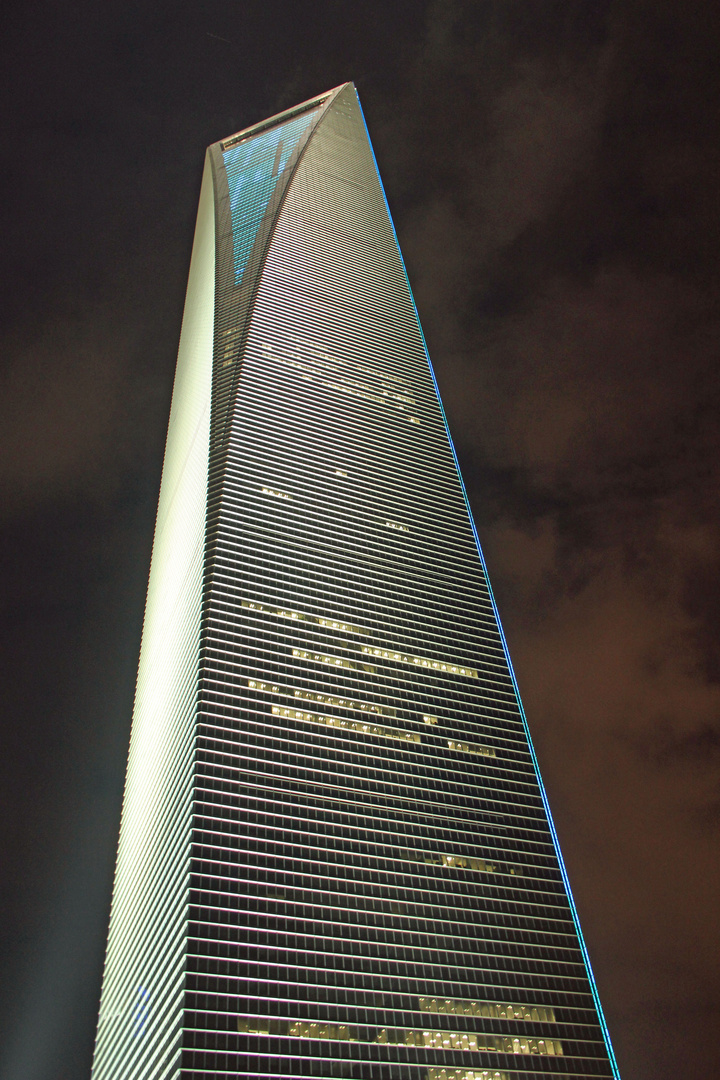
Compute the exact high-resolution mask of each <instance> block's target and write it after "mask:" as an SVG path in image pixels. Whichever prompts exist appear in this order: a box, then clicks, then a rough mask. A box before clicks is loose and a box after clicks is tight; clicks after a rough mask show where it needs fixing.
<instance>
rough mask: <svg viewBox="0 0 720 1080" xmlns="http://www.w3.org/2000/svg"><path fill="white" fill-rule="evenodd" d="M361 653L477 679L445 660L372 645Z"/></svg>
mask: <svg viewBox="0 0 720 1080" xmlns="http://www.w3.org/2000/svg"><path fill="white" fill-rule="evenodd" d="M388 524H389V522H388ZM362 651H363V652H364V653H366V654H367V655H368V656H381V657H382V658H383V660H397V661H398V663H400V664H414V665H415V666H416V667H424V668H430V669H431V670H432V671H446V672H448V673H449V674H450V675H468V676H469V677H470V678H471V679H477V677H478V673H477V671H475V669H474V668H468V667H463V666H462V665H461V664H451V663H448V662H447V661H445V660H428V659H427V658H426V657H424V656H408V655H407V653H401V652H395V650H394V649H381V648H379V647H376V646H373V645H363V647H362Z"/></svg>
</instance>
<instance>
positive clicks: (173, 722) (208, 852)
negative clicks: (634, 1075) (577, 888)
mask: <svg viewBox="0 0 720 1080" xmlns="http://www.w3.org/2000/svg"><path fill="white" fill-rule="evenodd" d="M260 1076H264V1077H268V1076H270V1077H306V1076H312V1077H332V1078H340V1077H360V1078H365V1077H368V1078H370V1077H372V1078H408V1080H511V1078H515V1080H519V1078H525V1080H530V1078H532V1077H537V1078H540V1077H543V1078H547V1077H548V1076H563V1077H565V1076H573V1077H576V1078H580V1077H613V1076H615V1077H617V1076H618V1073H617V1068H616V1065H615V1062H614V1058H613V1056H612V1050H611V1048H610V1043H609V1040H608V1039H607V1033H606V1030H605V1026H604V1021H603V1019H602V1013H601V1011H600V1005H599V1001H598V999H597V991H596V989H595V985H594V982H593V980H592V974H591V972H590V968H589V963H588V961H587V954H586V951H585V947H584V944H583V942H582V937H581V935H580V930H579V925H578V923H577V915H576V912H575V909H574V906H573V903H572V898H571V896H570V892H569V888H568V886H567V879H566V876H565V871H564V868H563V866H562V860H561V858H560V854H559V849H558V848H557V843H556V839H555V835H554V830H553V827H552V821H551V819H550V817H549V811H548V809H547V801H546V798H545V794H544V791H543V788H542V784H541V781H540V778H539V774H538V772H537V768H536V762H535V758H534V753H533V750H532V745H531V743H530V739H529V734H528V731H527V725H526V722H525V718H524V715H523V713H522V707H521V705H520V703H519V698H518V696H517V692H516V686H515V683H514V678H513V675H512V670H511V668H510V664H509V659H508V657H507V651H506V648H505V643H504V639H503V635H502V630H501V628H500V625H499V622H498V620H497V615H496V611H495V606H494V602H493V599H492V595H491V593H490V590H489V586H488V583H487V579H486V575H485V569H484V564H483V561H482V555H481V553H480V550H479V547H478V545H477V537H476V534H475V530H474V526H473V524H472V519H471V517H470V513H469V509H468V506H467V501H466V498H465V493H464V489H463V486H462V481H461V478H460V474H459V471H458V468H457V462H456V459H455V455H454V451H453V448H452V443H451V441H450V437H449V434H448V431H447V426H446V423H445V419H444V415H443V411H442V406H441V403H440V400H439V397H438V393H437V388H436V385H435V381H434V378H433V374H432V369H431V367H430V363H429V360H428V357H427V352H426V349H425V344H424V341H423V337H422V332H421V329H420V325H419V323H418V319H417V314H416V311H415V307H414V303H413V299H412V295H411V292H410V288H409V285H408V282H407V278H406V275H405V271H404V267H403V263H402V258H401V255H400V251H399V248H398V245H397V240H396V237H395V234H394V231H393V226H392V222H391V220H390V216H389V213H388V209H387V205H386V203H385V199H384V195H383V191H382V186H381V184H380V179H379V176H378V173H377V168H376V165H375V161H374V157H373V153H372V148H371V146H370V142H369V139H368V136H367V132H366V129H365V125H364V121H363V117H362V112H361V110H360V106H359V102H358V100H357V95H356V93H355V89H354V87H353V86H352V84H346V85H345V86H342V87H339V88H338V89H337V90H334V91H332V92H331V93H329V94H326V95H323V96H322V97H320V98H318V99H316V100H314V101H312V102H307V103H305V104H304V105H302V106H299V107H298V108H297V109H294V110H290V111H289V112H288V113H284V114H281V115H280V116H279V117H275V118H272V119H271V120H269V121H266V122H265V123H264V124H260V125H257V126H256V127H254V128H251V129H249V130H248V131H246V132H241V133H240V134H239V135H237V136H233V137H232V138H231V139H228V140H225V141H224V142H221V143H218V144H216V145H215V146H212V147H210V149H209V151H208V156H207V160H206V166H205V174H204V179H203V186H202V193H201V196H200V209H199V213H198V222H197V229H196V234H195V243H194V247H193V256H192V264H191V270H190V278H189V283H188V292H187V300H186V305H185V314H184V318H183V328H182V334H181V340H180V351H179V357H178V366H177V374H176V380H175V389H174V394H173V404H172V412H171V417H170V427H169V432H168V441H167V449H166V455H165V465H164V471H163V480H162V488H161V493H160V503H159V509H158V521H157V528H156V536H155V545H154V549H153V559H152V567H151V573H150V584H149V588H148V600H147V609H146V616H145V626H144V630H143V642H142V650H141V656H140V667H139V674H138V684H137V695H136V704H135V714H134V719H133V729H132V740H131V747H130V758H129V764H128V774H127V784H126V793H125V801H124V805H123V817H122V827H121V834H120V844H119V850H118V860H117V871H116V879H115V887H114V893H113V904H112V915H111V921H110V933H109V940H108V950H107V959H106V965H105V976H104V981H103V992H102V1003H101V1009H100V1019H99V1025H98V1036H97V1045H96V1051H95V1060H94V1066H93V1077H94V1080H146V1078H147V1080H149V1078H152V1080H159V1078H164V1077H171V1078H179V1077H182V1078H183V1080H201V1078H203V1080H207V1078H208V1077H212V1078H220V1077H233V1078H238V1077H260Z"/></svg>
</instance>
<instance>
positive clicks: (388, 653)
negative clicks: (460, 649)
mask: <svg viewBox="0 0 720 1080" xmlns="http://www.w3.org/2000/svg"><path fill="white" fill-rule="evenodd" d="M362 651H363V652H364V653H365V654H366V655H368V656H381V657H382V658H383V660H397V661H398V663H400V664H414V665H415V666H416V667H423V668H429V669H430V670H431V671H444V672H447V673H448V674H450V675H467V676H469V677H470V678H471V679H477V677H478V673H477V671H475V669H474V668H469V667H463V665H462V664H452V663H449V662H448V661H446V660H428V659H427V657H425V656H411V655H408V654H407V653H402V652H396V651H395V649H383V648H380V647H379V646H375V645H363V647H362Z"/></svg>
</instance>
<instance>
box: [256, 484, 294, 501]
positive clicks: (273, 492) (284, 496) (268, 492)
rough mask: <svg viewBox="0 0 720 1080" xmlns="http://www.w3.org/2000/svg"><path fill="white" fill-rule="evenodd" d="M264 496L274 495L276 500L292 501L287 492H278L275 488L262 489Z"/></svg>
mask: <svg viewBox="0 0 720 1080" xmlns="http://www.w3.org/2000/svg"><path fill="white" fill-rule="evenodd" d="M260 491H261V492H262V494H263V495H272V496H273V497H274V498H275V499H292V495H288V493H287V492H286V491H276V490H275V488H269V487H264V488H260Z"/></svg>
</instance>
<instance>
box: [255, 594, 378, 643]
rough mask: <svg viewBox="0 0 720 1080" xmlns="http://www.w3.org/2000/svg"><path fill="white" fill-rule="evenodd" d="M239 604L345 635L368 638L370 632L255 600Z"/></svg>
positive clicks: (337, 620)
mask: <svg viewBox="0 0 720 1080" xmlns="http://www.w3.org/2000/svg"><path fill="white" fill-rule="evenodd" d="M241 604H242V606H243V607H244V608H249V610H250V611H263V612H265V614H266V615H280V616H281V618H283V619H296V620H298V621H301V622H314V623H317V624H318V626H326V627H328V629H330V630H342V631H343V632H344V633H346V634H361V635H362V636H363V637H369V636H370V631H369V630H364V629H363V627H362V626H353V624H352V623H347V622H341V621H340V620H339V619H326V618H324V617H323V616H321V615H307V614H306V613H305V612H304V611H292V610H291V609H290V608H276V607H270V606H269V605H268V604H260V603H258V602H257V601H256V600H242V601H241Z"/></svg>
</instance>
